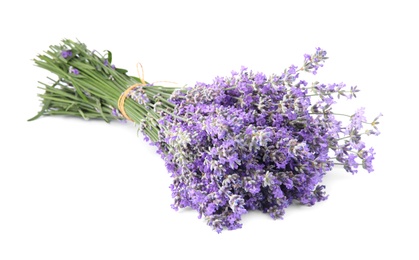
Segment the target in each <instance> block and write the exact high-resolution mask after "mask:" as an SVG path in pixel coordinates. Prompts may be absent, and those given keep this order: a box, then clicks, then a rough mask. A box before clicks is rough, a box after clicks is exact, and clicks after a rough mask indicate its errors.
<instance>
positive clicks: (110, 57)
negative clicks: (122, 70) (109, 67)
mask: <svg viewBox="0 0 419 260" xmlns="http://www.w3.org/2000/svg"><path fill="white" fill-rule="evenodd" d="M105 51H106V52H107V53H108V55H107V56H106V57H107V59H108V61H109V64H112V52H111V51H108V50H105Z"/></svg>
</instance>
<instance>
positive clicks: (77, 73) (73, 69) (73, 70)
mask: <svg viewBox="0 0 419 260" xmlns="http://www.w3.org/2000/svg"><path fill="white" fill-rule="evenodd" d="M70 72H71V73H73V74H74V75H79V74H80V71H79V70H78V69H76V68H72V69H71V70H70Z"/></svg>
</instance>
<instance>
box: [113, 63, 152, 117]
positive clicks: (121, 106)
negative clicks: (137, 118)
mask: <svg viewBox="0 0 419 260" xmlns="http://www.w3.org/2000/svg"><path fill="white" fill-rule="evenodd" d="M139 67H141V73H140V69H139ZM137 73H138V77H139V78H140V80H141V83H135V84H133V85H132V86H130V87H129V88H127V89H126V90H125V91H124V92H122V94H121V95H120V96H119V98H118V110H119V111H120V112H121V114H122V115H123V116H124V117H125V118H126V119H128V120H129V121H132V122H134V120H132V119H131V118H130V117H129V116H128V115H127V112H126V111H125V99H126V98H127V96H128V95H129V94H130V93H131V91H132V90H133V89H135V88H137V87H142V86H145V85H147V84H146V82H145V81H144V68H143V65H141V63H137Z"/></svg>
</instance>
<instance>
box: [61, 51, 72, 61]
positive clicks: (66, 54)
mask: <svg viewBox="0 0 419 260" xmlns="http://www.w3.org/2000/svg"><path fill="white" fill-rule="evenodd" d="M72 55H73V52H72V51H71V50H63V51H62V52H61V56H62V57H63V58H64V59H67V58H69V57H71V56H72Z"/></svg>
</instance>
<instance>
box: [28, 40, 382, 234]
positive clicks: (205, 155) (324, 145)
mask: <svg viewBox="0 0 419 260" xmlns="http://www.w3.org/2000/svg"><path fill="white" fill-rule="evenodd" d="M326 59H327V57H326V51H324V50H322V49H320V48H317V49H316V51H315V53H314V54H312V55H308V54H305V55H304V60H303V64H302V66H301V67H296V66H290V67H289V68H287V69H285V70H284V71H283V72H282V73H280V74H278V75H275V74H274V75H270V76H267V75H264V74H263V73H254V72H253V71H251V70H248V69H247V68H245V67H242V68H241V69H240V70H239V71H238V72H235V71H233V72H232V73H231V76H226V77H216V78H215V79H214V81H213V82H212V83H211V84H206V83H196V85H195V86H191V87H182V88H180V87H167V86H160V85H155V84H150V83H148V82H146V81H144V80H143V79H142V78H138V77H133V76H128V75H127V71H126V70H124V69H121V68H117V67H115V66H114V65H112V53H111V52H110V51H106V52H105V53H104V54H101V53H99V52H97V51H91V50H89V49H88V48H87V47H86V45H85V44H83V43H80V42H74V41H71V40H63V42H62V43H61V44H60V45H56V46H51V47H50V49H49V50H48V51H46V52H45V54H42V55H39V56H38V57H37V58H36V59H35V63H36V65H37V66H39V67H41V68H44V69H46V70H48V71H50V72H52V73H53V74H55V75H56V76H57V77H56V78H55V79H50V80H51V82H50V83H42V87H41V88H42V89H43V90H44V91H45V92H44V93H43V94H40V95H39V96H40V97H41V99H42V102H43V107H42V109H41V111H40V112H39V114H38V115H37V116H35V117H34V118H32V119H30V120H34V119H36V118H38V117H40V116H42V115H64V116H79V117H82V118H84V119H103V120H105V121H106V122H109V121H111V120H130V121H133V122H134V123H135V124H136V125H137V126H138V129H139V131H141V132H142V133H143V134H144V136H145V139H146V140H147V141H149V142H150V144H152V145H155V146H156V147H157V152H158V153H159V154H160V155H161V157H162V158H163V160H164V162H165V164H166V167H167V170H168V172H169V173H170V174H171V177H172V178H173V184H171V185H170V188H171V190H172V196H173V199H174V202H173V205H172V207H173V208H174V209H176V210H177V209H178V208H185V207H190V208H193V209H195V210H196V211H198V215H199V218H201V217H204V218H205V220H206V221H207V223H208V225H209V226H211V227H212V228H213V229H214V230H216V231H217V232H221V231H222V230H223V229H230V230H233V229H237V228H240V227H241V226H242V224H241V223H240V220H241V216H242V215H243V214H245V213H246V212H247V211H250V210H261V211H263V212H265V213H268V214H269V215H270V216H271V217H272V218H274V219H278V218H282V216H283V215H284V213H285V209H286V208H287V207H288V206H289V205H291V204H292V203H300V204H305V205H313V204H315V203H316V202H319V201H322V200H325V199H326V198H327V195H326V194H325V191H324V189H325V186H324V185H321V181H322V177H323V176H324V175H325V174H326V172H328V171H331V170H332V169H333V167H334V166H336V165H342V166H343V167H344V169H345V170H346V171H348V172H351V173H356V172H357V171H358V169H359V168H360V167H362V168H364V169H366V170H367V171H368V172H371V171H373V166H372V161H373V159H374V154H375V152H374V150H373V149H372V148H369V149H367V148H366V146H365V144H364V142H363V141H362V139H361V137H362V136H364V135H379V131H378V130H377V125H378V118H379V116H378V117H377V118H375V119H374V120H372V121H367V119H366V118H365V116H364V109H363V108H362V109H359V110H357V111H356V112H355V113H349V114H347V113H336V112H334V111H333V105H334V104H335V103H336V101H337V99H339V98H340V97H345V98H347V99H351V98H354V97H356V93H358V91H359V90H358V89H357V88H356V87H350V88H348V87H346V86H345V84H343V83H339V84H322V83H319V82H313V83H311V84H308V83H307V82H306V81H304V80H303V79H300V73H303V72H305V73H312V74H316V73H317V70H318V69H319V68H320V67H322V66H323V63H324V61H325V60H326Z"/></svg>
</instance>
